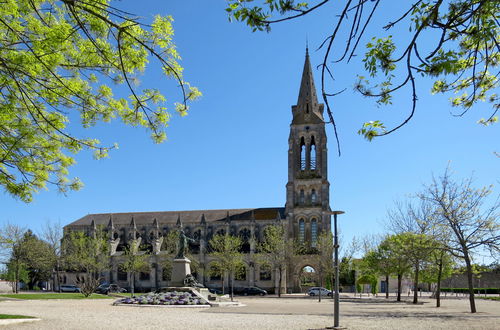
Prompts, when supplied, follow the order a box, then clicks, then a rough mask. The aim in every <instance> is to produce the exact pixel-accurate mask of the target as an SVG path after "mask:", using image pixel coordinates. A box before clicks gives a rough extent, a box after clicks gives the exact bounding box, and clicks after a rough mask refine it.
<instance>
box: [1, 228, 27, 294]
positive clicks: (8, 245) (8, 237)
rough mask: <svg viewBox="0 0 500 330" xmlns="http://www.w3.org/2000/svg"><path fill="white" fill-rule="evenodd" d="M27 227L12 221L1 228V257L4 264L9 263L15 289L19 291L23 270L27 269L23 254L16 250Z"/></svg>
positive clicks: (16, 291)
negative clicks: (22, 258) (22, 257)
mask: <svg viewBox="0 0 500 330" xmlns="http://www.w3.org/2000/svg"><path fill="white" fill-rule="evenodd" d="M25 232H26V229H25V228H23V227H21V226H19V225H15V224H12V223H8V222H7V223H5V224H4V225H3V226H2V227H1V228H0V258H1V262H2V263H3V264H6V265H8V268H9V272H11V275H10V280H9V281H11V283H12V285H13V287H12V288H13V291H14V292H15V293H18V291H19V285H18V283H19V281H20V280H21V273H22V270H23V269H25V267H24V264H23V262H22V260H21V259H20V258H21V256H20V255H19V254H18V253H17V252H16V251H15V250H14V248H15V247H16V246H17V245H19V243H20V242H21V240H22V239H23V237H24V234H25Z"/></svg>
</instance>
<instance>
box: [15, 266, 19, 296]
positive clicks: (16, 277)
mask: <svg viewBox="0 0 500 330" xmlns="http://www.w3.org/2000/svg"><path fill="white" fill-rule="evenodd" d="M19 268H20V267H19V262H16V275H15V276H14V280H15V282H16V283H15V288H16V289H15V291H16V293H19V273H20V269H19Z"/></svg>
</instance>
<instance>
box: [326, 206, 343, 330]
mask: <svg viewBox="0 0 500 330" xmlns="http://www.w3.org/2000/svg"><path fill="white" fill-rule="evenodd" d="M344 213H345V212H344V211H332V212H331V213H329V214H333V247H334V251H335V252H334V254H335V259H334V267H335V287H334V292H335V293H334V294H335V300H334V302H333V329H342V328H341V327H340V325H339V319H340V312H339V303H340V299H339V240H338V233H337V215H338V214H344Z"/></svg>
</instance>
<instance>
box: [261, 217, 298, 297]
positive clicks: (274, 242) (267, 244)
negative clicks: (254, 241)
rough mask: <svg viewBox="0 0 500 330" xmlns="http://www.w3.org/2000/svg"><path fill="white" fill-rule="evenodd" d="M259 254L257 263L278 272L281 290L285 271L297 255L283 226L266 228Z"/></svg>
mask: <svg viewBox="0 0 500 330" xmlns="http://www.w3.org/2000/svg"><path fill="white" fill-rule="evenodd" d="M259 252H260V253H259V254H258V255H257V262H258V263H260V264H269V265H271V267H272V268H273V269H277V270H278V276H279V281H278V282H279V284H278V286H279V287H280V288H281V281H282V274H283V271H284V270H285V269H286V267H287V265H288V264H289V262H290V259H291V258H292V257H293V256H294V255H295V253H296V251H295V244H294V242H293V241H292V240H288V239H287V237H286V232H285V227H284V226H283V225H282V224H276V225H270V226H267V227H265V229H264V240H263V241H262V242H261V243H260V244H259ZM278 296H279V297H281V290H280V289H278Z"/></svg>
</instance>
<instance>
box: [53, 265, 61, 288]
mask: <svg viewBox="0 0 500 330" xmlns="http://www.w3.org/2000/svg"><path fill="white" fill-rule="evenodd" d="M59 276H60V275H59V261H57V264H56V283H57V292H59V293H61V280H60V278H59ZM54 291H55V290H54Z"/></svg>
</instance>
